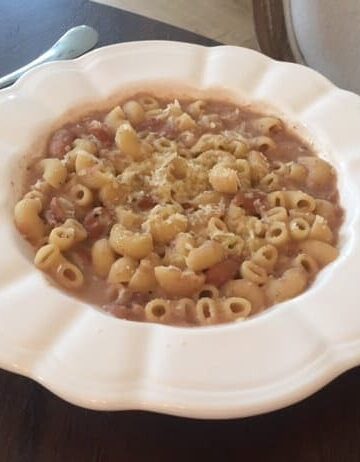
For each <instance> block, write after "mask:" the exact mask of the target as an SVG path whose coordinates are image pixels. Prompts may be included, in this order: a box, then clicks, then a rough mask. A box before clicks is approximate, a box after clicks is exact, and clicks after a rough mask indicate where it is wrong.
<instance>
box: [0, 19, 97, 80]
mask: <svg viewBox="0 0 360 462" xmlns="http://www.w3.org/2000/svg"><path fill="white" fill-rule="evenodd" d="M98 39H99V34H98V33H97V31H96V30H95V29H94V28H92V27H90V26H85V25H83V26H77V27H73V28H72V29H69V30H68V31H67V32H65V34H64V35H63V36H62V37H60V39H59V40H58V41H57V42H56V43H54V45H53V46H52V47H51V48H49V49H48V50H47V51H45V53H43V54H42V55H40V56H39V57H38V58H36V59H34V61H31V62H30V63H29V64H26V65H25V66H23V67H21V68H20V69H17V70H16V71H14V72H12V73H11V74H8V75H5V76H4V77H2V78H0V88H4V87H7V86H8V85H11V84H12V83H14V82H15V81H16V80H17V79H18V78H19V77H21V76H22V75H23V74H25V72H27V71H29V70H30V69H33V68H34V67H36V66H38V65H39V64H43V63H46V62H50V61H59V60H66V59H73V58H77V57H78V56H81V55H83V54H84V53H86V52H87V51H89V50H91V48H93V47H94V46H95V45H96V43H97V42H98Z"/></svg>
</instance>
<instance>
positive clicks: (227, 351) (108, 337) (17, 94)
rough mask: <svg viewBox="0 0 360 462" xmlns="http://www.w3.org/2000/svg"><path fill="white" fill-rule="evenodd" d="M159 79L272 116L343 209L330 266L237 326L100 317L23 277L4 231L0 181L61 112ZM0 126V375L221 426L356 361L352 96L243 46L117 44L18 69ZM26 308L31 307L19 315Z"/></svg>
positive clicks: (359, 353)
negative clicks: (311, 157) (324, 171)
mask: <svg viewBox="0 0 360 462" xmlns="http://www.w3.org/2000/svg"><path fill="white" fill-rule="evenodd" d="M154 62H156V67H155V66H154ZM165 80H167V81H168V82H170V83H171V82H180V83H181V84H183V85H184V88H194V89H196V91H199V90H201V91H202V90H206V91H212V90H216V91H219V92H220V93H221V90H222V89H225V91H226V92H228V94H229V95H230V94H231V95H233V96H234V97H236V98H237V99H239V100H244V101H247V102H250V103H254V104H259V105H263V106H264V107H265V106H266V107H270V108H272V110H273V112H275V113H278V114H281V115H282V117H283V118H286V119H287V120H288V121H289V123H291V124H293V125H294V126H295V127H296V128H297V129H299V130H300V129H301V130H304V133H306V136H308V137H309V138H310V140H312V141H313V142H314V145H315V146H316V147H317V149H318V151H319V154H320V155H321V156H322V155H324V156H327V157H328V158H329V160H330V161H331V162H332V163H333V164H334V165H335V167H336V168H337V171H338V179H339V190H340V195H341V201H342V204H343V206H344V208H345V211H346V212H347V213H346V217H345V223H344V225H343V227H342V231H341V240H340V244H341V255H340V257H339V259H338V260H337V261H336V262H334V263H333V264H332V265H330V266H329V267H328V268H326V269H325V270H323V271H322V273H321V274H320V276H319V278H318V280H317V281H316V283H315V284H314V286H313V287H312V288H311V289H310V290H308V291H307V292H306V293H304V294H303V295H301V296H299V297H297V298H295V299H293V300H290V301H288V302H285V303H282V304H281V305H279V306H276V307H274V308H271V309H269V310H268V311H266V312H265V313H264V314H262V315H260V316H257V317H254V318H253V319H250V320H249V321H247V322H245V323H237V324H236V323H235V324H229V325H222V326H215V327H208V328H178V327H171V326H161V325H154V324H144V323H143V324H142V323H133V322H129V321H124V320H119V319H115V318H111V317H110V316H107V315H105V314H104V313H101V312H100V311H99V310H96V309H94V308H93V307H90V306H89V305H86V304H85V303H83V302H81V301H79V300H77V299H73V298H71V297H69V296H68V295H66V294H64V293H62V292H60V291H58V289H56V288H54V287H53V286H51V285H49V284H48V283H47V281H46V279H45V277H44V276H43V275H42V274H40V273H39V272H37V271H36V270H35V269H33V268H32V265H31V262H30V261H29V259H28V258H27V255H26V251H23V249H22V248H21V245H22V244H19V239H20V238H19V235H18V234H17V233H16V231H15V229H14V226H13V224H12V218H11V205H12V204H13V203H14V197H13V195H14V189H13V185H12V184H11V183H10V181H9V178H11V176H12V175H13V173H14V171H15V170H14V169H15V167H16V166H18V164H20V163H21V162H19V161H20V160H21V155H22V154H23V153H24V152H25V150H26V148H27V147H28V145H29V143H30V142H32V141H34V139H35V138H36V137H37V136H38V134H39V133H41V132H42V131H44V130H45V129H49V127H50V126H51V124H53V123H54V122H55V121H56V120H57V119H58V118H59V117H60V116H61V115H62V114H64V113H65V112H66V111H67V110H68V109H70V108H71V107H74V108H76V107H80V106H81V105H83V104H86V103H87V102H89V101H91V100H93V101H94V99H95V100H96V101H103V100H105V99H106V98H107V97H108V96H110V95H112V94H114V93H115V92H116V91H117V90H118V89H121V88H124V89H126V88H131V87H132V86H133V85H134V82H135V84H137V85H140V86H141V85H145V83H146V82H148V84H149V85H150V86H151V82H158V83H160V82H163V81H165ZM194 91H195V90H194ZM49 96H50V98H49ZM34 103H36V107H35V106H34ZM344 107H346V112H345V111H344ZM5 114H6V118H5V117H3V116H4V115H5ZM328 114H331V117H328ZM0 118H2V119H3V121H4V123H3V124H2V126H0V149H1V151H2V153H5V154H3V157H4V168H3V171H2V172H1V173H0V188H2V191H1V192H2V199H0V207H1V212H2V214H3V215H4V216H6V219H5V220H3V222H2V223H0V252H1V253H2V255H3V256H4V263H3V265H4V266H3V267H6V268H7V269H8V271H7V272H6V274H5V273H4V274H3V275H2V277H1V278H0V301H1V303H0V365H1V367H2V368H3V369H6V370H10V371H13V372H17V373H20V374H22V375H25V376H28V377H30V378H32V379H34V380H36V381H37V382H39V383H41V384H42V385H44V386H45V387H46V388H48V389H50V390H51V391H52V392H54V393H55V394H57V395H59V396H61V397H62V398H64V399H65V400H67V401H69V402H71V403H73V404H77V405H80V406H84V407H87V408H92V409H97V410H125V409H141V410H149V411H156V412H163V413H167V414H174V415H180V416H186V417H197V418H230V417H243V416H248V415H254V414H259V413H262V412H268V411H271V410H274V409H278V408H281V407H284V406H286V405H289V404H292V403H295V402H297V401H299V400H301V399H303V398H305V397H307V396H309V395H310V394H312V393H314V392H315V391H317V390H319V389H320V388H321V387H323V386H324V385H325V384H326V383H328V382H329V381H331V380H332V379H333V378H334V377H336V376H338V375H339V374H340V373H342V372H343V371H345V370H348V369H350V368H351V367H354V366H356V365H358V364H359V363H360V323H357V322H356V321H357V307H356V301H355V298H356V293H355V290H356V266H357V262H359V261H360V260H359V258H360V239H359V238H358V237H357V235H356V234H359V233H356V230H358V229H360V210H359V207H360V206H359V204H360V200H359V199H360V190H359V186H357V184H360V181H359V180H360V169H359V168H360V161H359V160H358V157H359V156H358V155H357V146H359V145H360V134H359V135H357V134H356V126H359V123H360V98H359V97H358V96H357V95H355V94H352V93H350V92H346V91H344V90H340V89H338V88H337V87H335V86H334V85H333V84H332V83H331V82H329V81H328V80H327V79H326V78H325V77H323V76H321V75H320V74H318V73H317V72H315V71H313V70H311V69H308V68H305V67H304V66H301V65H297V64H290V63H280V62H277V61H274V60H271V59H270V58H268V57H266V56H264V55H262V54H261V53H258V52H255V51H252V50H249V49H244V48H239V47H231V46H219V47H213V48H207V47H203V46H199V45H191V44H184V43H180V42H165V41H148V42H130V43H124V44H118V45H111V46H108V47H104V48H102V49H97V50H94V51H92V52H90V53H88V54H86V55H85V56H82V57H80V58H77V59H76V60H72V61H70V62H69V61H68V62H55V63H49V64H44V65H41V66H39V67H38V68H36V69H34V70H32V71H30V72H29V73H28V74H26V75H25V76H23V77H22V78H21V79H20V80H19V81H18V82H17V83H16V84H15V85H14V86H12V87H10V88H7V89H5V90H1V91H0ZM29 132H31V133H29ZM1 175H2V177H1ZM345 176H346V181H345ZM1 179H2V180H3V181H1ZM15 182H16V181H15ZM350 210H351V214H350V213H348V212H349V211H350ZM334 281H335V284H333V282H334ZM39 293H41V296H40V297H39ZM344 293H346V294H347V296H346V297H344V296H343V294H344ZM28 300H34V301H35V302H36V303H30V306H26V305H28V304H29V303H28ZM339 307H340V309H339Z"/></svg>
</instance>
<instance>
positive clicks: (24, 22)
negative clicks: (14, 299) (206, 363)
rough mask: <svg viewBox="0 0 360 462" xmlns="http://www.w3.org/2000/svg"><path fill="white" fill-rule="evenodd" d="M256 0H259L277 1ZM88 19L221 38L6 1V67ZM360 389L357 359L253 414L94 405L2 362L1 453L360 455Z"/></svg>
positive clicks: (313, 459)
mask: <svg viewBox="0 0 360 462" xmlns="http://www.w3.org/2000/svg"><path fill="white" fill-rule="evenodd" d="M255 3H258V7H259V8H260V7H261V5H262V7H264V6H265V4H267V5H268V6H269V5H270V6H271V4H272V5H273V6H274V4H275V3H278V2H276V1H275V2H267V1H260V0H259V1H257V0H256V1H255ZM254 6H255V10H257V5H254ZM257 11H258V10H257ZM255 13H256V11H255ZM278 14H280V13H278ZM271 17H272V18H275V16H273V15H272V16H271ZM276 17H278V16H276ZM280 19H281V18H280ZM257 21H259V18H258V19H257ZM82 23H87V24H90V25H93V26H95V27H96V28H97V29H98V30H99V32H100V36H101V41H100V43H99V45H105V44H108V43H114V42H119V41H125V40H141V39H155V38H157V39H168V40H183V41H189V42H194V43H200V44H203V45H214V44H216V42H213V41H212V40H208V39H205V38H203V37H201V36H198V35H196V34H192V33H190V32H187V31H184V30H180V29H177V28H174V27H171V26H168V25H165V24H162V23H160V22H157V21H152V20H149V19H147V18H143V17H141V16H136V15H133V14H130V13H125V12H122V11H119V10H115V9H112V8H108V7H104V6H100V5H96V4H91V3H89V2H87V1H83V0H47V1H46V2H45V1H44V0H32V1H28V0H1V5H0V74H1V73H5V72H7V71H10V70H11V69H14V68H16V67H17V66H19V65H22V64H24V63H26V62H27V61H29V60H30V59H31V58H32V57H35V56H36V55H37V54H38V53H39V52H41V51H43V50H44V49H45V48H47V47H48V46H49V45H50V44H51V43H52V42H54V41H55V40H56V39H57V38H58V37H59V35H60V33H61V32H63V31H64V30H66V29H67V28H68V27H71V26H74V25H76V24H82ZM280 30H283V29H281V21H280ZM280 30H279V31H276V33H275V31H273V32H272V33H271V34H269V35H268V39H269V40H270V41H271V40H276V43H277V45H276V47H275V46H274V44H272V43H269V44H268V45H267V47H268V48H267V52H268V53H269V54H271V55H272V56H274V57H276V58H282V59H289V55H287V53H288V49H287V45H286V44H285V41H286V37H285V36H284V35H282V34H283V32H282V33H280ZM274 37H275V38H274ZM282 41H284V44H282V45H281V42H282ZM275 48H276V50H275ZM264 51H266V49H264ZM0 122H1V121H0ZM29 309H31V306H29ZM359 390H360V369H359V368H358V369H355V370H353V371H350V372H348V373H346V374H344V375H343V376H342V377H340V378H338V379H337V380H335V381H334V382H333V383H331V384H330V385H328V386H327V387H325V388H324V389H323V390H321V391H320V392H318V393H316V394H315V395H314V396H312V397H310V398H308V399H307V400H305V401H303V402H301V403H299V404H297V405H294V406H292V407H289V408H287V409H283V410H281V411H278V412H273V413H270V414H267V415H262V416H257V417H252V418H247V419H236V420H229V421H211V420H208V421H199V420H187V419H180V418H175V417H168V416H162V415H157V414H152V413H144V412H113V413H111V412H94V411H88V410H85V409H81V408H78V407H75V406H72V405H70V404H68V403H66V402H64V401H62V400H61V399H59V398H57V397H56V396H54V395H53V394H51V393H50V392H48V391H47V390H45V389H44V388H42V387H41V386H40V385H38V384H36V383H34V382H32V381H31V380H29V379H26V378H23V377H20V376H17V375H14V374H10V373H8V372H5V371H0V396H1V405H0V462H64V461H65V462H113V461H114V462H120V461H124V462H140V461H154V462H155V461H156V462H169V461H171V462H184V460H185V461H196V462H199V461H202V460H206V461H207V462H211V461H217V462H218V461H232V460H236V461H242V460H245V461H247V460H249V461H254V462H263V461H266V462H359V460H360V443H359V441H360V398H359Z"/></svg>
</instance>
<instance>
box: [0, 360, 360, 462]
mask: <svg viewBox="0 0 360 462" xmlns="http://www.w3.org/2000/svg"><path fill="white" fill-rule="evenodd" d="M359 389H360V369H356V370H353V371H350V372H348V373H346V374H345V375H343V376H342V377H341V378H339V379H337V380H335V381H334V382H333V383H332V384H330V385H328V386H327V387H326V388H324V389H323V390H322V391H320V392H318V393H317V394H315V395H314V396H312V397H310V398H308V399H307V400H305V401H303V402H301V403H299V404H297V405H294V406H291V407H289V408H287V409H283V410H281V411H277V412H273V413H270V414H267V415H262V416H257V417H251V418H247V419H235V420H228V421H213V420H208V421H201V420H191V419H180V418H176V417H168V416H163V415H157V414H151V413H144V412H113V413H111V412H94V411H88V410H85V409H81V408H78V407H75V406H72V405H70V404H68V403H66V402H64V401H62V400H60V399H59V398H57V397H55V396H54V395H52V394H51V393H50V392H48V391H47V390H45V389H43V388H42V387H41V386H40V385H37V384H35V383H33V382H31V381H30V380H29V379H26V378H23V377H20V376H16V375H13V374H10V373H7V372H0V390H1V402H2V404H1V408H0V460H1V461H4V462H5V461H6V462H27V461H29V462H30V461H34V462H35V461H36V462H64V461H70V462H71V461H74V462H75V461H76V462H77V461H79V462H82V461H84V462H88V461H91V462H92V461H93V462H112V461H114V462H115V461H122V460H124V461H126V462H132V461H145V460H146V461H156V462H169V460H171V461H172V462H183V461H184V460H187V461H199V460H205V459H206V460H207V461H213V460H214V461H215V460H216V461H223V460H224V461H225V460H226V461H230V460H251V461H256V462H257V461H259V462H262V461H267V462H281V461H284V462H358V461H359V460H360V445H359V441H360V402H359V401H360V400H359Z"/></svg>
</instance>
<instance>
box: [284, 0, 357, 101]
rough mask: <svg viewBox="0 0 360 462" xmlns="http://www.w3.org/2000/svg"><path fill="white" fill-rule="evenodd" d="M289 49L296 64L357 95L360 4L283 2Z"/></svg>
mask: <svg viewBox="0 0 360 462" xmlns="http://www.w3.org/2000/svg"><path fill="white" fill-rule="evenodd" d="M283 1H284V9H285V17H286V26H287V30H288V35H289V39H290V45H291V48H292V50H293V52H294V54H295V58H296V59H297V61H298V62H304V63H306V64H307V65H308V66H310V67H313V68H314V69H316V70H318V71H320V72H322V73H323V74H324V75H325V76H327V77H328V78H329V79H331V80H332V81H334V82H335V83H336V84H337V85H339V86H341V87H343V88H346V89H347V90H351V91H354V92H356V93H360V2H359V0H343V1H340V0H283Z"/></svg>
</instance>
